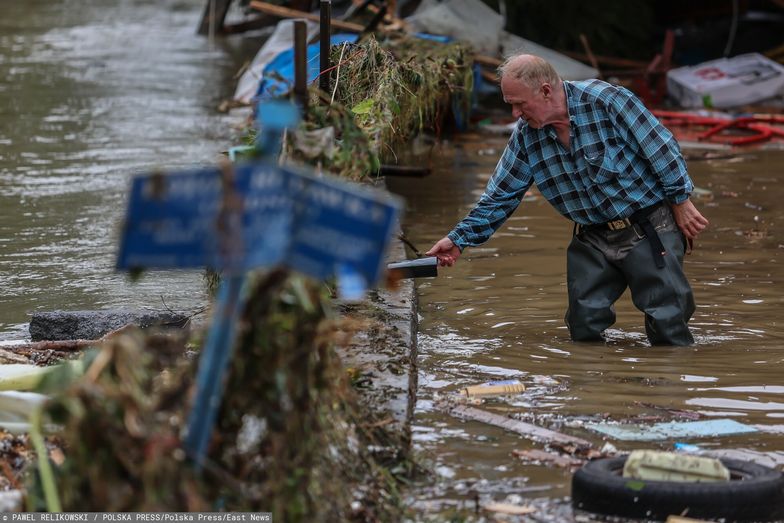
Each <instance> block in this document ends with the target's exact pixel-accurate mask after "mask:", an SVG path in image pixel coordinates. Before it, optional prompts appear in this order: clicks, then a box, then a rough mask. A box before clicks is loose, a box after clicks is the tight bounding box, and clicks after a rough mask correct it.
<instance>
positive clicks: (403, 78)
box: [246, 36, 473, 180]
mask: <svg viewBox="0 0 784 523" xmlns="http://www.w3.org/2000/svg"><path fill="white" fill-rule="evenodd" d="M471 56H472V54H471V52H470V49H469V48H468V47H466V46H465V45H463V44H459V43H454V44H439V43H435V42H431V41H428V40H423V39H418V38H413V37H409V36H398V37H396V38H395V39H394V40H392V39H387V40H384V41H383V42H378V41H377V40H376V39H375V38H374V37H372V36H370V37H368V38H367V39H365V40H363V41H361V42H359V43H356V44H350V45H349V44H346V45H342V46H333V47H332V50H331V60H332V63H334V64H335V66H333V68H332V70H331V71H330V72H329V74H330V77H331V83H332V85H333V86H334V89H333V91H332V92H330V93H324V92H321V91H319V90H318V88H317V87H316V85H315V84H314V85H312V86H311V88H310V93H309V95H310V101H309V105H308V111H307V113H306V114H305V115H304V118H303V121H302V123H301V124H300V126H299V128H298V129H297V130H296V131H295V132H293V133H289V134H287V138H286V140H285V141H284V143H283V150H282V152H281V157H282V158H283V159H284V160H285V161H294V162H297V163H302V164H308V165H310V166H314V167H316V168H317V169H318V170H324V171H328V172H331V173H332V174H335V175H337V176H341V177H344V178H348V179H351V180H361V179H363V178H365V177H368V176H374V175H376V173H377V172H378V170H379V168H380V166H381V163H382V161H383V162H389V163H396V158H397V156H398V154H399V153H400V152H401V149H402V148H404V147H408V146H409V145H410V141H411V140H412V139H413V138H414V137H415V136H416V135H417V134H418V133H420V132H422V131H423V130H429V131H434V132H435V133H436V134H440V132H441V129H442V128H443V126H444V125H445V122H446V121H447V119H448V118H449V117H450V115H451V116H452V117H453V118H455V119H461V118H466V116H467V114H468V110H469V108H470V100H471V91H472V88H473V73H472V68H471V67H472V58H471ZM254 139H255V133H254V132H253V131H251V133H250V134H249V135H248V139H247V140H246V143H248V144H252V143H253V141H254Z"/></svg>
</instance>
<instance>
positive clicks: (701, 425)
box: [586, 419, 757, 441]
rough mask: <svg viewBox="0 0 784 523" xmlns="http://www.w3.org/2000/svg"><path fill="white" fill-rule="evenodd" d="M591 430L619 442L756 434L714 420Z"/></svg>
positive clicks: (593, 427)
mask: <svg viewBox="0 0 784 523" xmlns="http://www.w3.org/2000/svg"><path fill="white" fill-rule="evenodd" d="M586 427H588V428H589V429H591V430H595V431H596V432H601V433H602V434H606V435H607V436H610V437H611V438H614V439H619V440H621V441H657V440H667V439H676V438H677V439H682V438H708V437H714V436H728V435H731V434H746V433H749V432H757V429H755V428H754V427H752V426H750V425H744V424H743V423H739V422H737V421H735V420H731V419H714V420H707V421H690V422H669V423H655V424H653V425H611V424H608V423H590V424H588V425H586Z"/></svg>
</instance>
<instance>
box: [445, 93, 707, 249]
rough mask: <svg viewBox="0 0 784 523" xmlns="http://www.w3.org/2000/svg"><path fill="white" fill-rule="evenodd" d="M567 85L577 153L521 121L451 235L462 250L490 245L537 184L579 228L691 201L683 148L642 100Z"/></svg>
mask: <svg viewBox="0 0 784 523" xmlns="http://www.w3.org/2000/svg"><path fill="white" fill-rule="evenodd" d="M563 84H564V89H565V91H566V100H567V106H568V111H569V120H570V122H571V128H572V131H571V138H570V149H571V150H567V149H566V148H565V147H564V146H563V145H562V144H561V142H559V141H558V136H557V134H556V132H555V129H554V128H553V127H552V126H549V125H548V126H545V127H544V128H542V129H534V128H531V127H529V126H528V125H527V123H526V122H525V120H523V119H520V121H518V123H517V127H515V130H514V132H513V133H512V136H511V138H510V139H509V142H508V143H507V145H506V149H505V150H504V152H503V154H502V155H501V159H500V160H499V162H498V165H497V166H496V168H495V173H494V174H493V176H492V178H491V179H490V181H489V182H488V184H487V188H486V189H485V192H484V194H483V195H482V197H481V198H480V199H479V202H478V203H477V204H476V206H475V207H474V208H473V209H472V210H471V212H470V213H469V214H468V215H467V216H466V217H465V218H464V219H463V220H462V221H461V222H460V223H458V224H457V226H456V227H455V228H454V229H453V230H452V231H451V232H450V233H449V234H448V236H449V238H450V239H451V240H452V241H453V242H454V243H455V245H457V246H458V247H459V248H460V249H461V250H462V249H463V248H464V247H466V246H476V245H479V244H481V243H484V242H485V241H487V240H488V238H490V236H491V235H492V234H493V233H494V232H495V231H496V230H498V228H499V227H500V226H501V225H502V224H503V223H504V222H505V221H506V219H507V218H508V217H509V216H511V214H512V213H513V212H514V211H515V209H517V206H518V205H519V204H520V200H521V199H522V197H523V196H524V195H525V193H526V191H527V190H528V189H529V188H530V187H531V185H532V184H533V183H536V186H537V187H538V188H539V191H540V192H541V193H542V195H543V196H544V197H545V198H547V200H548V201H549V202H550V203H551V204H552V205H553V206H554V207H555V208H556V209H557V210H558V212H560V213H561V214H563V215H564V216H566V217H567V218H569V219H570V220H572V221H574V222H577V223H579V224H581V225H590V224H596V223H605V222H609V221H612V220H617V219H619V218H626V217H628V216H630V215H631V214H632V213H634V212H635V211H637V210H639V209H642V208H644V207H648V206H650V205H653V204H656V203H658V202H660V201H662V200H667V201H669V202H672V203H682V202H684V201H685V200H686V199H688V197H689V194H690V193H691V191H692V189H693V188H694V186H693V184H692V182H691V179H690V178H689V175H688V173H687V172H686V163H685V162H684V160H683V157H682V156H681V152H680V148H679V147H678V143H677V142H676V141H675V138H674V137H673V136H672V133H670V131H668V130H667V129H666V128H665V127H664V126H663V125H662V124H661V123H660V122H659V121H658V120H657V119H656V117H655V116H653V115H652V114H651V113H650V112H649V111H648V110H647V109H646V108H645V106H644V105H643V104H642V102H641V101H640V100H639V99H638V98H637V97H636V96H634V95H633V94H632V93H631V92H630V91H628V90H627V89H624V88H623V87H618V86H614V85H611V84H608V83H606V82H602V81H599V80H586V81H581V82H563Z"/></svg>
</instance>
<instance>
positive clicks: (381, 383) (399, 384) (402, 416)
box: [338, 241, 418, 446]
mask: <svg viewBox="0 0 784 523" xmlns="http://www.w3.org/2000/svg"><path fill="white" fill-rule="evenodd" d="M388 257H389V260H390V261H392V260H394V261H400V260H405V259H406V252H405V248H404V247H403V244H402V243H401V242H399V241H396V242H395V243H394V245H393V247H392V248H391V249H390V252H389V255H388ZM341 308H342V309H343V310H344V312H346V313H356V314H357V315H359V316H363V317H366V318H368V319H369V320H370V326H369V328H368V329H367V330H365V331H363V332H360V333H358V334H357V335H356V336H355V337H354V339H353V340H352V343H351V344H350V345H349V346H347V347H339V348H338V354H339V355H340V357H341V359H342V360H343V363H344V365H345V366H346V367H347V368H349V369H353V370H354V371H355V372H356V373H358V374H360V375H361V377H360V379H359V380H358V381H359V383H358V386H357V389H358V390H359V392H360V400H361V401H362V402H363V403H364V404H365V405H367V406H368V408H369V409H370V410H371V411H372V412H374V413H377V414H379V416H380V417H384V416H385V415H386V416H388V417H390V418H391V421H390V423H389V424H388V425H387V428H389V429H392V431H393V432H395V433H397V435H398V436H399V437H400V438H401V440H402V442H403V443H404V444H405V445H406V446H409V445H410V443H411V422H412V419H413V416H414V407H415V404H416V393H417V379H418V369H417V326H418V321H417V295H416V289H415V286H414V282H413V280H402V281H401V282H400V285H399V287H398V288H397V289H396V290H394V291H390V290H377V291H373V292H371V293H370V295H369V296H368V299H367V300H365V302H363V303H361V304H356V305H355V304H344V305H342V306H341Z"/></svg>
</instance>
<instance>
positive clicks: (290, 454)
mask: <svg viewBox="0 0 784 523" xmlns="http://www.w3.org/2000/svg"><path fill="white" fill-rule="evenodd" d="M361 327H362V325H361V324H358V323H357V322H356V320H347V319H341V318H339V317H336V316H335V315H334V314H333V313H332V312H331V304H330V302H329V296H328V294H327V291H326V290H325V289H324V287H323V286H320V285H316V284H314V283H312V282H310V281H308V280H306V279H305V278H302V277H299V276H292V275H290V274H288V273H287V272H285V271H282V270H278V271H273V272H270V273H268V274H266V275H263V276H259V277H258V281H257V282H256V283H255V284H254V286H253V290H252V292H251V294H250V296H249V300H248V306H247V309H246V311H245V314H244V316H243V318H242V321H241V325H240V330H241V333H240V336H239V340H238V342H237V347H236V352H235V357H234V358H233V360H232V367H231V370H230V372H229V375H228V376H227V381H226V383H227V387H226V393H225V396H224V401H223V404H222V408H221V412H220V415H219V420H218V424H217V427H216V430H215V431H214V433H213V438H212V441H211V445H210V449H209V453H208V459H207V463H206V465H205V470H204V472H203V473H202V474H201V475H199V474H197V473H196V472H195V470H194V469H193V468H192V467H191V466H190V464H189V463H188V460H187V458H186V455H185V452H184V451H183V449H182V446H181V438H182V435H183V430H184V426H185V421H186V420H187V414H188V410H187V409H188V407H189V402H188V396H189V393H190V392H189V391H190V390H191V387H192V385H193V380H194V376H195V371H196V360H195V359H194V358H192V357H188V355H187V344H186V341H187V340H185V339H184V338H183V337H181V336H172V335H164V334H161V333H157V334H150V335H145V334H144V333H142V332H140V331H128V332H124V333H122V334H121V335H119V336H117V337H115V338H112V339H110V340H107V341H106V342H105V344H104V346H103V347H102V348H101V349H100V350H98V351H94V352H90V353H88V354H86V355H85V359H86V361H85V366H86V371H85V375H84V376H83V377H82V378H81V379H78V380H76V381H74V382H73V383H72V384H71V385H70V386H68V387H67V388H66V389H65V391H64V392H63V393H62V394H59V395H57V396H55V397H54V398H53V399H52V400H51V401H50V402H49V403H48V404H47V406H46V416H45V418H46V419H47V421H50V422H51V423H54V424H57V425H60V426H62V432H61V436H60V439H59V441H60V442H61V443H60V444H61V445H62V447H63V448H64V451H65V459H64V460H62V463H61V464H59V465H58V466H56V467H55V475H56V482H55V483H56V485H57V496H58V498H59V501H60V503H61V506H62V509H63V510H66V511H69V510H70V511H126V512H128V511H156V510H168V511H173V510H177V511H195V510H218V509H225V510H234V511H246V510H255V511H272V512H273V513H274V514H275V515H276V518H281V520H283V521H305V520H307V521H338V520H339V521H343V520H358V521H367V520H379V519H380V520H393V519H395V518H396V516H393V514H399V513H400V512H401V510H402V508H401V505H400V501H399V497H398V494H397V490H396V489H397V484H398V479H397V478H395V477H394V475H393V474H392V472H390V467H392V466H393V465H396V466H397V467H398V468H397V469H396V473H398V474H407V473H409V472H410V467H409V466H408V465H406V459H405V458H406V456H405V455H401V454H400V453H389V452H384V453H379V452H377V450H378V449H389V448H399V447H401V446H402V445H401V444H400V442H398V441H395V436H394V435H392V434H390V433H386V432H385V431H384V430H383V425H382V424H377V423H376V422H377V420H376V419H375V418H374V414H373V413H370V412H368V411H366V410H363V409H362V408H361V407H360V406H359V403H358V402H357V399H356V395H355V394H356V393H355V391H354V389H353V387H352V386H351V383H350V377H349V376H348V374H347V373H346V372H345V370H344V369H343V367H342V365H341V363H340V361H339V360H338V358H337V356H336V355H335V352H334V347H333V346H334V344H335V343H344V342H345V340H346V338H347V337H349V336H351V335H352V333H353V332H354V331H355V330H357V329H358V328H361ZM8 441H10V440H8ZM14 477H16V476H15V475H14ZM28 477H29V480H30V487H29V489H28V492H29V496H28V507H29V508H30V509H45V508H48V506H47V503H46V502H45V496H44V484H43V482H42V478H41V475H39V474H31V475H29V476H28Z"/></svg>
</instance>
